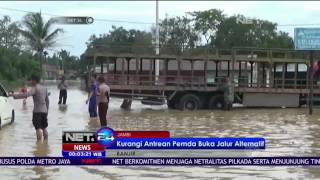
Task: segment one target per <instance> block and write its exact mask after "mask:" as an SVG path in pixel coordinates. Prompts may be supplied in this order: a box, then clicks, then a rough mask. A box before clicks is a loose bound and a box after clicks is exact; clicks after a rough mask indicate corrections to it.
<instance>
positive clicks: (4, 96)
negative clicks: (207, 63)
mask: <svg viewBox="0 0 320 180" xmlns="http://www.w3.org/2000/svg"><path fill="white" fill-rule="evenodd" d="M13 122H14V109H13V106H12V105H11V103H10V101H9V96H8V93H7V91H6V90H5V89H4V87H3V86H2V85H1V84H0V129H1V128H2V127H3V126H5V125H8V124H12V123H13Z"/></svg>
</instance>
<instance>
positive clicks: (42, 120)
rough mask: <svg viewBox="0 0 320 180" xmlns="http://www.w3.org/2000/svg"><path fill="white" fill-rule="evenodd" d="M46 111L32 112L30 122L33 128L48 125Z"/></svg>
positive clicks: (42, 127)
mask: <svg viewBox="0 0 320 180" xmlns="http://www.w3.org/2000/svg"><path fill="white" fill-rule="evenodd" d="M47 117H48V114H47V113H33V116H32V124H33V126H34V128H35V129H45V128H47V127H48V118H47Z"/></svg>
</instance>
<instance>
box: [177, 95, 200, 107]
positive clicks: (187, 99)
mask: <svg viewBox="0 0 320 180" xmlns="http://www.w3.org/2000/svg"><path fill="white" fill-rule="evenodd" d="M178 109H180V110H191V111H193V110H198V109H201V100H200V98H199V97H198V96H196V95H194V94H185V95H183V96H182V97H181V98H180V100H179V103H178Z"/></svg>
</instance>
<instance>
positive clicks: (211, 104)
mask: <svg viewBox="0 0 320 180" xmlns="http://www.w3.org/2000/svg"><path fill="white" fill-rule="evenodd" d="M82 58H85V59H86V60H87V63H88V67H89V68H88V69H89V71H88V72H89V73H88V74H87V75H86V76H87V77H88V76H90V74H92V73H95V74H98V75H103V76H105V78H106V79H107V83H108V84H109V86H110V87H111V96H116V97H120V98H124V99H125V100H126V101H128V100H132V99H138V100H141V101H142V103H145V104H153V105H156V104H159V105H161V104H163V103H167V105H168V107H169V108H173V109H181V110H185V109H187V110H197V109H219V108H223V107H226V102H227V101H226V97H228V96H226V90H227V93H229V97H230V94H231V95H232V96H234V97H233V98H231V99H233V100H234V101H233V103H240V104H243V105H244V106H247V107H299V106H301V105H303V104H306V103H307V96H308V93H309V87H310V84H311V82H310V78H309V73H310V69H311V68H310V67H311V66H310V62H309V57H308V55H307V54H306V53H304V52H300V51H299V52H298V51H294V50H289V49H259V48H232V49H229V50H225V49H224V50H219V49H211V50H206V51H205V52H199V51H198V53H196V54H192V53H184V54H180V55H172V54H161V55H154V54H142V53H130V52H129V53H127V52H126V53H113V52H110V51H107V50H104V49H103V48H99V47H95V48H94V49H87V51H86V52H85V53H84V54H83V55H82ZM157 61H158V62H159V73H156V72H155V70H156V69H157V68H156V62H157ZM156 74H159V75H157V76H156ZM87 79H88V78H87ZM225 79H229V80H230V82H231V83H230V84H229V85H226V84H225V83H224V82H225ZM312 83H313V86H314V94H315V96H318V94H320V90H319V86H318V85H317V83H316V81H313V82H312ZM87 84H88V83H87ZM224 87H227V88H224ZM230 90H232V91H230Z"/></svg>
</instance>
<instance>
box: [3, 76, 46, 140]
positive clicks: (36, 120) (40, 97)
mask: <svg viewBox="0 0 320 180" xmlns="http://www.w3.org/2000/svg"><path fill="white" fill-rule="evenodd" d="M30 82H31V86H32V89H31V90H30V91H28V92H27V93H18V94H14V92H13V91H10V94H9V95H10V96H13V98H14V99H24V98H27V97H30V96H32V97H33V104H34V107H33V115H32V123H33V126H34V128H35V129H36V134H37V140H38V141H40V140H41V139H42V137H43V139H44V140H47V139H48V131H47V127H48V109H49V93H48V90H47V88H46V87H43V86H42V85H40V84H39V82H40V77H39V76H38V75H35V74H33V75H31V80H30Z"/></svg>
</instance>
